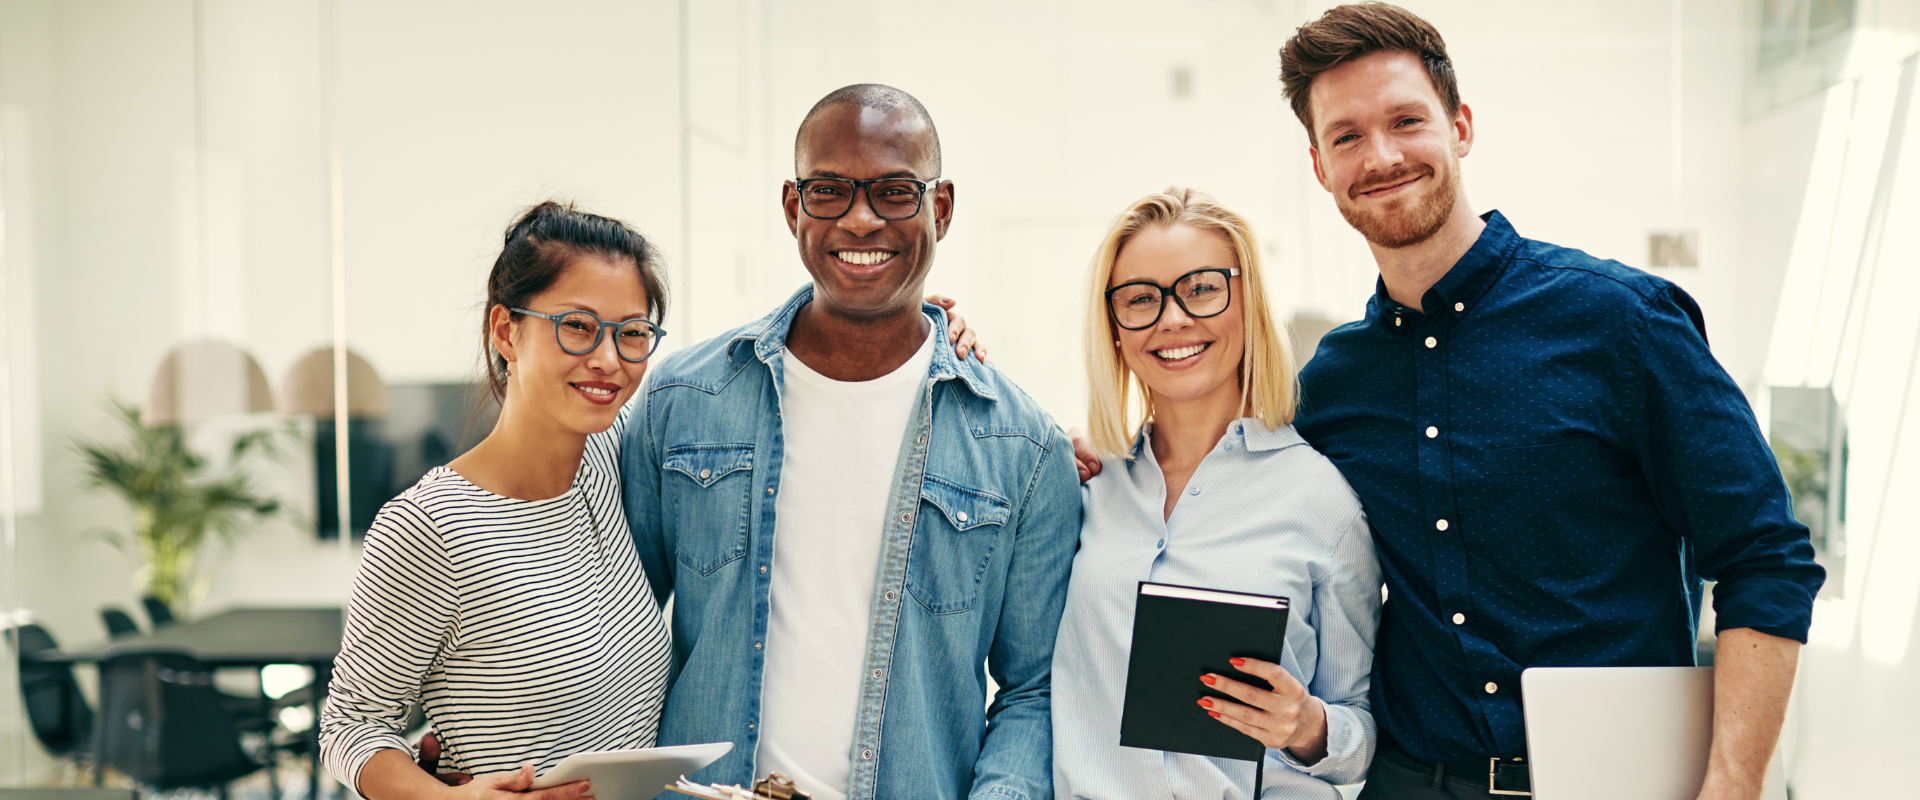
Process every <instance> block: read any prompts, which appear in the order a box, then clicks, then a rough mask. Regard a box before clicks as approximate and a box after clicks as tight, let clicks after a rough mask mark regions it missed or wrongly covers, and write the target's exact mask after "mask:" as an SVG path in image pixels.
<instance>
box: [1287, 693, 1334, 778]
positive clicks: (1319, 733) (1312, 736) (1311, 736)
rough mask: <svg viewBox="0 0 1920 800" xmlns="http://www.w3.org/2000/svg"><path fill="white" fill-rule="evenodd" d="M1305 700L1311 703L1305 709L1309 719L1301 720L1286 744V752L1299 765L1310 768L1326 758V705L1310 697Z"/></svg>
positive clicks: (1316, 698) (1318, 699)
mask: <svg viewBox="0 0 1920 800" xmlns="http://www.w3.org/2000/svg"><path fill="white" fill-rule="evenodd" d="M1307 699H1308V700H1309V701H1311V702H1310V703H1309V704H1308V708H1307V709H1306V713H1307V715H1308V717H1309V718H1308V719H1304V720H1301V722H1302V723H1303V724H1302V725H1301V726H1300V727H1299V728H1298V729H1296V730H1295V731H1294V735H1293V740H1292V741H1289V742H1288V743H1287V752H1288V753H1291V754H1293V757H1294V759H1295V760H1297V761H1299V762H1300V763H1302V764H1306V765H1309V766H1311V765H1313V764H1316V763H1318V762H1319V761H1320V759H1323V758H1326V757H1327V704H1326V702H1325V701H1323V700H1321V699H1320V698H1318V697H1314V696H1312V695H1308V696H1307Z"/></svg>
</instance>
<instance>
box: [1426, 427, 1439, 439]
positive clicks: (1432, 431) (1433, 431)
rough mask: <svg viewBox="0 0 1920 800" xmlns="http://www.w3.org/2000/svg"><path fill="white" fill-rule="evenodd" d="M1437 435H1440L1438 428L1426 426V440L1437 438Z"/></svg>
mask: <svg viewBox="0 0 1920 800" xmlns="http://www.w3.org/2000/svg"><path fill="white" fill-rule="evenodd" d="M1439 435H1440V429H1439V428H1436V427H1433V426H1432V425H1428V426H1427V438H1429V439H1431V438H1433V437H1435V436H1439Z"/></svg>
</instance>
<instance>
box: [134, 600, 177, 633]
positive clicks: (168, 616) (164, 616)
mask: <svg viewBox="0 0 1920 800" xmlns="http://www.w3.org/2000/svg"><path fill="white" fill-rule="evenodd" d="M140 605H142V606H145V607H146V609H147V619H149V620H151V621H152V622H153V629H154V630H156V631H157V630H160V629H161V628H163V627H166V626H168V625H172V624H173V609H172V608H171V607H169V606H168V605H167V604H166V603H163V602H160V598H158V597H154V596H152V595H147V596H146V597H142V598H140Z"/></svg>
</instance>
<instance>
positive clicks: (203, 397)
mask: <svg viewBox="0 0 1920 800" xmlns="http://www.w3.org/2000/svg"><path fill="white" fill-rule="evenodd" d="M272 410H273V393H272V390H271V389H269V388H267V373H266V372H265V371H264V370H262V369H260V363H259V362H257V361H254V360H253V356H250V355H247V352H246V351H245V350H241V349H240V348H239V347H236V346H234V345H232V344H229V343H227V342H214V341H206V342H189V343H187V344H183V345H180V346H178V347H175V348H173V350H172V351H170V352H168V353H167V357H166V358H164V359H161V361H160V369H159V370H158V371H156V372H155V373H154V374H153V383H152V385H151V387H150V388H149V389H148V391H147V402H146V404H145V405H142V406H141V407H140V421H141V422H143V423H145V424H148V425H167V424H176V423H179V424H186V423H194V422H199V421H202V420H205V419H207V418H209V417H216V416H224V415H228V414H251V413H255V412H260V411H272Z"/></svg>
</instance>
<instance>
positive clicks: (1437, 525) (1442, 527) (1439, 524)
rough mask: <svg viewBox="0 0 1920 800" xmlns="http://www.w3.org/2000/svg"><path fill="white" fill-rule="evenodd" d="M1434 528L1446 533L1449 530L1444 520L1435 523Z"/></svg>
mask: <svg viewBox="0 0 1920 800" xmlns="http://www.w3.org/2000/svg"><path fill="white" fill-rule="evenodd" d="M1433 527H1435V528H1439V529H1440V530H1443V531H1444V530H1446V529H1447V521H1446V520H1444V519H1443V520H1440V521H1439V522H1436V523H1433Z"/></svg>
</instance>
